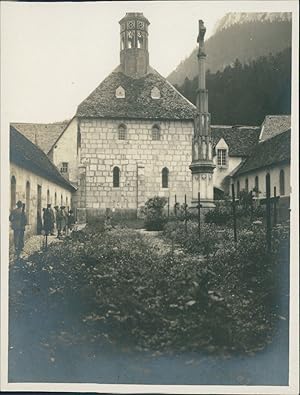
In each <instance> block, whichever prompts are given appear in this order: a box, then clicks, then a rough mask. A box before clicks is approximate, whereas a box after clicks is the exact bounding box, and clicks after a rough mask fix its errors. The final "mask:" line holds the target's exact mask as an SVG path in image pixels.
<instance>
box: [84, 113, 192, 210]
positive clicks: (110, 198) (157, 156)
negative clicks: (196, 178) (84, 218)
mask: <svg viewBox="0 0 300 395" xmlns="http://www.w3.org/2000/svg"><path fill="white" fill-rule="evenodd" d="M121 123H124V124H125V125H126V126H127V139H126V140H118V126H119V125H120V124H121ZM154 124H159V125H160V128H161V139H160V140H159V141H153V140H152V134H151V130H152V126H153V125H154ZM80 131H81V161H82V163H86V164H87V167H86V201H87V207H88V208H94V209H103V208H113V207H116V208H122V209H127V208H128V209H136V208H137V199H138V205H139V206H141V205H143V204H144V203H145V201H146V200H147V199H149V198H150V197H153V196H154V195H159V196H165V197H169V196H170V204H174V199H175V194H176V195H177V201H178V202H180V203H183V202H184V194H187V201H188V202H190V201H191V193H192V176H191V171H190V169H189V166H190V164H191V160H192V152H191V151H192V135H193V123H192V122H190V121H163V122H155V121H150V120H149V121H148V120H145V121H140V120H125V119H120V120H105V119H103V120H101V119H98V120H81V122H80ZM114 166H119V167H120V169H121V177H120V188H113V184H112V181H113V177H112V170H113V167H114ZM137 166H139V167H140V168H139V169H138V172H139V177H138V178H137ZM164 167H167V168H168V169H169V187H168V188H166V189H165V188H162V177H161V171H162V169H163V168H164ZM137 189H138V190H137ZM137 195H138V198H137Z"/></svg>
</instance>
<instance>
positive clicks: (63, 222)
mask: <svg viewBox="0 0 300 395" xmlns="http://www.w3.org/2000/svg"><path fill="white" fill-rule="evenodd" d="M65 208H66V207H65V206H61V207H60V213H61V218H62V219H61V227H62V231H63V233H64V234H65V235H66V232H67V213H66V212H65Z"/></svg>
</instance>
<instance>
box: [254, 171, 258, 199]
mask: <svg viewBox="0 0 300 395" xmlns="http://www.w3.org/2000/svg"><path fill="white" fill-rule="evenodd" d="M254 184H255V185H254V192H255V193H256V195H257V196H258V194H259V178H258V176H256V177H255V181H254Z"/></svg>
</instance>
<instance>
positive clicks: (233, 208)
mask: <svg viewBox="0 0 300 395" xmlns="http://www.w3.org/2000/svg"><path fill="white" fill-rule="evenodd" d="M231 194H232V215H233V236H234V241H235V242H237V232H236V212H235V193H234V184H231Z"/></svg>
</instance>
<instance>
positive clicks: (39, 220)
mask: <svg viewBox="0 0 300 395" xmlns="http://www.w3.org/2000/svg"><path fill="white" fill-rule="evenodd" d="M36 211H37V212H36V233H37V234H38V235H40V234H41V233H42V228H43V223H42V187H41V185H38V186H37V203H36Z"/></svg>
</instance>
